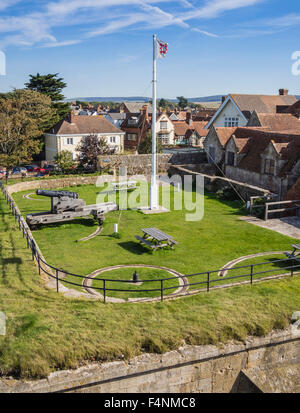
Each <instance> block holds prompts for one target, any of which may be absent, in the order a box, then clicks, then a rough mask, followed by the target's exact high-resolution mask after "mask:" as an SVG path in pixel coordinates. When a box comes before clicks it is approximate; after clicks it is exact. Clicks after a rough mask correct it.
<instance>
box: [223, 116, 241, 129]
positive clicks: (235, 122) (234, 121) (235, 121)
mask: <svg viewBox="0 0 300 413" xmlns="http://www.w3.org/2000/svg"><path fill="white" fill-rule="evenodd" d="M224 126H225V128H226V127H229V128H230V127H234V126H239V118H225V124H224Z"/></svg>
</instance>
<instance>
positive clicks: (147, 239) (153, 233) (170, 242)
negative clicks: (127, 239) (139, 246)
mask: <svg viewBox="0 0 300 413" xmlns="http://www.w3.org/2000/svg"><path fill="white" fill-rule="evenodd" d="M142 232H143V233H144V235H143V237H139V236H138V235H136V239H138V240H139V241H140V242H142V243H144V244H146V245H148V247H150V248H152V249H154V250H157V248H164V247H171V248H172V249H173V248H174V245H176V244H178V242H177V241H175V240H174V238H173V237H172V236H171V235H169V234H166V233H165V232H163V231H161V230H160V229H157V228H142Z"/></svg>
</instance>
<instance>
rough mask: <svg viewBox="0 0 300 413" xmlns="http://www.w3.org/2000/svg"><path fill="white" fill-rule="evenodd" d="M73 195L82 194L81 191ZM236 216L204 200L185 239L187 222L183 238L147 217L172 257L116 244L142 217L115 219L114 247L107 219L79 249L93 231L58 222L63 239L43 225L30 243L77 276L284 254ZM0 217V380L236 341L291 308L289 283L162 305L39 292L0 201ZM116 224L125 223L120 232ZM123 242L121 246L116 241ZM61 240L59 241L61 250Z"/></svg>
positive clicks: (295, 303) (275, 325)
mask: <svg viewBox="0 0 300 413" xmlns="http://www.w3.org/2000/svg"><path fill="white" fill-rule="evenodd" d="M79 189H80V188H78V192H79ZM81 190H82V191H83V192H85V191H87V188H82V187H81V189H80V191H81ZM87 192H88V191H87ZM15 197H16V198H17V199H18V200H19V201H21V202H20V204H22V208H23V212H25V210H26V209H27V210H28V211H29V210H31V209H32V208H33V207H34V206H35V207H36V208H41V207H42V206H41V205H40V204H42V203H38V202H34V201H28V202H33V203H34V204H27V203H26V202H27V201H26V200H24V201H23V198H22V195H21V194H16V195H15ZM37 204H38V205H37ZM43 208H44V205H43ZM238 214H239V212H238V210H237V208H236V206H234V204H230V203H229V204H228V203H219V202H217V201H216V200H215V199H214V197H213V196H208V197H207V198H206V214H205V217H204V220H203V221H202V222H200V223H198V224H197V225H196V228H195V232H193V233H190V234H187V232H188V231H190V230H191V227H190V226H189V223H187V224H185V225H187V227H186V228H185V229H184V231H183V230H182V226H181V225H180V222H178V216H177V217H175V218H174V219H173V220H172V222H171V223H167V225H165V226H164V225H163V224H164V219H166V218H163V217H166V216H167V214H166V215H164V214H163V215H161V216H151V221H152V219H153V220H154V222H155V224H156V226H159V227H162V229H168V232H170V233H171V234H172V235H176V237H175V239H177V238H178V241H179V242H180V244H179V245H178V246H177V247H176V249H175V250H174V251H158V253H157V254H156V253H155V254H151V253H147V252H144V251H143V250H142V249H141V247H139V246H137V247H136V249H133V250H132V245H131V244H130V248H129V249H126V248H123V247H122V246H120V245H118V242H120V241H121V242H133V240H132V235H133V233H132V230H134V233H135V232H136V228H137V227H138V228H139V226H140V225H141V224H143V225H144V224H145V223H146V222H145V221H147V218H149V217H148V216H144V215H140V214H138V213H137V212H130V211H128V213H124V217H125V220H124V221H123V218H122V220H121V230H122V235H123V238H122V239H121V240H116V239H113V238H110V237H109V235H110V234H111V232H112V228H111V227H112V224H113V222H114V221H115V220H117V219H118V215H117V214H116V215H115V216H114V217H108V220H107V221H106V228H105V231H106V235H107V234H108V236H106V237H105V238H102V237H101V236H100V237H98V238H96V239H94V240H91V242H88V243H85V244H79V243H75V241H74V239H76V238H77V236H78V235H80V236H83V235H84V234H83V232H84V233H86V235H87V234H88V233H89V232H91V229H93V228H89V227H86V226H83V225H75V224H67V225H70V227H69V229H70V231H65V232H66V233H67V234H68V236H67V240H66V239H65V238H64V237H63V236H62V235H63V233H64V231H62V230H60V229H59V228H58V227H56V228H45V229H43V230H42V231H38V232H36V233H35V236H36V237H37V238H38V237H39V239H38V242H39V244H42V245H41V247H42V250H43V253H44V254H45V255H46V257H47V259H48V260H49V261H50V263H54V264H56V265H58V264H59V263H62V262H65V263H67V265H68V267H69V268H74V269H75V270H76V271H78V272H79V271H81V270H83V269H84V268H85V266H87V268H86V269H85V271H92V270H95V269H97V268H100V267H104V266H107V264H108V265H111V264H114V263H118V262H117V261H119V260H120V258H121V259H122V260H124V261H127V263H129V264H130V263H131V264H132V261H134V263H138V262H139V261H146V262H148V263H151V262H152V263H153V262H157V261H161V262H164V264H165V266H166V267H171V268H174V267H175V269H178V270H180V269H181V270H185V269H186V270H188V271H189V272H190V271H192V270H193V269H198V268H208V267H210V268H220V267H222V266H223V265H224V264H225V263H226V262H228V261H230V260H231V259H233V258H236V257H238V256H241V255H246V253H254V252H258V250H260V251H271V250H281V249H282V250H284V249H289V248H290V243H291V240H290V239H289V238H287V237H284V236H281V235H279V234H276V233H274V232H272V231H267V230H264V229H261V228H258V227H255V226H253V227H252V226H251V225H250V224H247V223H243V222H240V221H238ZM0 215H1V219H0V239H1V244H0V311H3V312H5V315H6V320H7V334H6V336H0V374H1V375H13V376H15V377H23V378H38V377H45V376H47V375H48V374H49V373H50V372H51V371H54V370H58V369H66V368H67V369H68V368H76V367H78V366H80V365H83V364H85V363H88V362H92V361H101V362H104V361H108V360H116V359H125V360H128V359H130V358H132V357H134V356H136V355H139V354H142V353H143V352H154V353H164V352H166V351H170V350H174V349H177V348H178V347H179V346H181V345H184V344H191V345H205V344H215V345H217V344H218V343H220V342H223V343H225V342H227V341H228V340H232V339H234V340H244V339H245V338H246V336H247V335H249V334H251V335H256V336H262V335H265V334H267V333H268V332H270V331H271V330H272V329H282V328H285V327H287V326H288V325H289V323H290V318H291V314H292V313H293V312H294V311H296V310H299V297H300V278H299V277H290V278H287V279H283V280H274V281H268V282H262V283H259V284H254V285H253V286H250V285H246V286H243V287H238V286H236V287H233V288H230V289H227V290H222V291H221V290H218V291H211V292H210V293H208V294H207V293H203V294H198V295H196V296H191V297H186V298H184V299H179V300H173V301H165V302H163V303H160V302H158V303H148V304H146V303H139V304H128V303H124V304H122V303H121V304H106V305H105V304H103V303H101V302H95V301H88V300H85V299H72V298H65V297H64V296H63V295H61V294H57V293H56V292H54V291H52V290H47V289H46V288H45V286H44V280H43V279H42V277H40V276H39V275H38V272H37V269H36V267H35V265H34V264H33V262H32V260H31V253H30V251H29V250H27V249H26V243H25V241H24V239H23V238H22V235H21V233H20V232H19V230H18V227H17V225H16V223H15V221H14V219H13V217H12V216H11V214H10V211H9V209H8V207H7V205H6V202H5V200H4V198H3V196H2V195H0ZM134 218H137V219H138V223H137V226H134V223H133V222H132V220H133V219H134ZM152 222H153V221H152ZM125 224H126V225H128V226H129V229H128V235H126V233H127V229H126V228H127V226H126V225H125ZM79 227H80V228H79ZM54 229H55V230H54ZM175 230H176V232H175ZM77 231H78V232H77ZM207 231H210V232H209V233H208V234H207ZM237 234H240V235H239V237H238V236H237ZM127 236H128V238H129V237H130V239H129V240H127V241H126V237H127ZM216 237H217V238H216ZM191 238H192V239H191ZM211 238H212V240H210V239H211ZM195 240H196V241H197V243H196V241H195ZM65 241H68V242H69V243H68V242H66V245H64V242H65ZM258 241H259V242H258ZM108 242H109V247H110V248H109V249H110V250H111V249H112V248H116V249H118V250H119V253H120V254H121V257H119V258H118V257H114V256H113V254H111V255H110V256H109V253H108V251H107V250H108V248H106V249H104V246H105V244H106V246H107V243H108ZM185 242H186V243H187V244H188V248H187V249H185ZM77 244H78V245H77ZM195 244H196V245H195ZM58 246H60V247H58ZM54 247H55V250H56V252H55V251H54ZM101 248H102V250H101ZM211 249H212V250H211ZM73 250H75V251H73ZM188 250H189V253H188V254H189V255H187V251H188ZM91 251H93V253H92V252H91ZM101 251H102V252H103V254H101ZM132 251H136V253H133V252H132ZM196 252H197V254H196ZM79 253H80V255H79ZM68 254H70V255H68ZM86 255H88V257H86ZM74 257H75V258H74ZM78 257H80V259H78ZM130 257H133V258H131V259H130ZM117 258H118V259H117ZM74 259H75V262H74ZM91 260H96V262H91ZM110 261H112V262H110ZM130 261H131V262H130ZM183 272H185V271H183Z"/></svg>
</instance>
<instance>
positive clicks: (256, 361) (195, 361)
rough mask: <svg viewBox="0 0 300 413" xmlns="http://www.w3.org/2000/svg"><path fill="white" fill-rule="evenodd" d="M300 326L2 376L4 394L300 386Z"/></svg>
mask: <svg viewBox="0 0 300 413" xmlns="http://www.w3.org/2000/svg"><path fill="white" fill-rule="evenodd" d="M299 366H300V330H299V329H298V330H297V328H296V327H294V326H291V327H290V328H289V329H287V330H285V331H277V332H272V333H271V334H269V335H268V336H266V337H260V338H259V337H248V338H247V339H246V340H245V342H244V343H229V344H227V345H223V346H218V347H216V346H212V345H208V346H185V347H181V348H179V349H178V350H176V351H171V352H169V353H165V354H162V355H161V354H144V355H141V356H138V357H135V358H134V359H132V360H130V361H128V362H127V361H114V362H110V363H104V364H100V363H93V364H90V365H88V366H84V367H81V368H79V369H77V370H73V371H72V370H66V371H59V372H55V373H52V374H50V375H49V376H48V377H47V378H46V379H44V380H38V381H19V380H14V379H12V378H11V379H4V378H2V379H0V393H1V392H2V393H17V392H24V393H29V392H77V393H185V392H186V393H229V392H248V393H250V392H296V391H299Z"/></svg>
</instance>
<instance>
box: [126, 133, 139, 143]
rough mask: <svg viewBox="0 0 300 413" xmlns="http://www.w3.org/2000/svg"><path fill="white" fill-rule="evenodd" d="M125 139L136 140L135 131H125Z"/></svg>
mask: <svg viewBox="0 0 300 413" xmlns="http://www.w3.org/2000/svg"><path fill="white" fill-rule="evenodd" d="M127 140H128V141H136V140H137V135H136V134H135V133H127Z"/></svg>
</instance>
